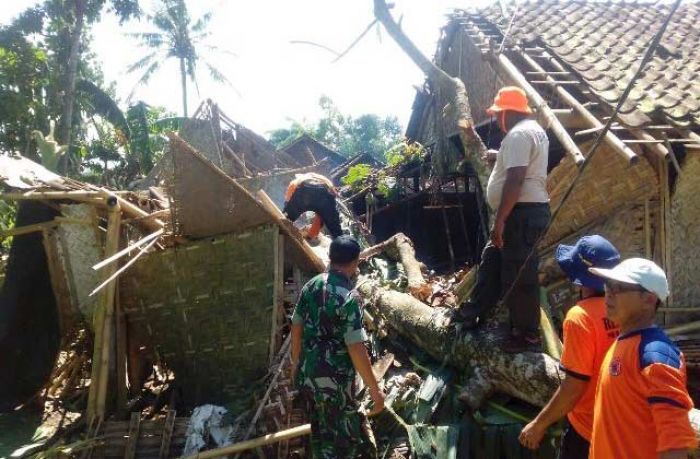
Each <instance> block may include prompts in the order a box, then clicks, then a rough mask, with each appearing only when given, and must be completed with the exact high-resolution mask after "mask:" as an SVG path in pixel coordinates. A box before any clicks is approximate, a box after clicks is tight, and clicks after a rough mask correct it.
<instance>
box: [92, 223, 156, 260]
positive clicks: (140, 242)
mask: <svg viewBox="0 0 700 459" xmlns="http://www.w3.org/2000/svg"><path fill="white" fill-rule="evenodd" d="M163 231H164V230H163V228H161V229H159V230H157V231H155V232H154V233H151V234H149V235H148V236H146V237H144V238H141V239H139V240H138V241H136V242H134V243H133V244H131V245H130V246H128V247H126V248H124V249H122V250H120V251H119V252H117V253H115V254H114V255H112V256H111V257H109V258H106V259H104V260H102V261H101V262H99V263H97V264H96V265H94V266H93V267H92V269H94V270H95V271H97V270H98V269H102V268H103V267H105V266H107V265H109V264H110V263H112V262H113V261H116V260H118V259H120V258H121V257H123V256H124V255H126V254H128V253H130V252H131V251H133V250H135V249H137V248H139V247H140V246H142V245H144V244H145V243H146V242H148V241H150V240H151V239H154V238H157V237H158V236H160V235H161V234H163Z"/></svg>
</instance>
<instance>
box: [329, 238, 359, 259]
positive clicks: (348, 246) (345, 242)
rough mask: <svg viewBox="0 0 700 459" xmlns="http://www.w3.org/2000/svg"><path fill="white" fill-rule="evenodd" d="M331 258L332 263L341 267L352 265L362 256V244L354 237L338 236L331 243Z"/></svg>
mask: <svg viewBox="0 0 700 459" xmlns="http://www.w3.org/2000/svg"><path fill="white" fill-rule="evenodd" d="M329 256H330V259H331V263H336V264H339V265H344V264H347V263H350V262H351V261H355V260H356V259H357V258H358V257H359V256H360V244H358V243H357V241H356V240H355V238H354V237H352V236H348V235H346V234H344V235H342V236H338V237H337V238H335V239H333V242H331V249H330V254H329Z"/></svg>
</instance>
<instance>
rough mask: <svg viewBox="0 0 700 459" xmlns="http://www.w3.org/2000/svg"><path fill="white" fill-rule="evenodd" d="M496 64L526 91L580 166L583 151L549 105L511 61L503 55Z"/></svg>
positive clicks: (547, 123) (545, 120)
mask: <svg viewBox="0 0 700 459" xmlns="http://www.w3.org/2000/svg"><path fill="white" fill-rule="evenodd" d="M495 62H496V63H497V64H498V67H499V68H500V69H501V70H502V71H504V72H505V73H506V74H507V75H508V76H509V77H510V78H511V79H512V80H513V81H514V82H515V83H516V84H517V85H518V86H520V87H521V88H522V89H523V91H525V93H526V94H527V97H528V98H529V99H530V101H531V102H532V105H534V106H535V108H536V109H537V111H538V113H539V114H540V116H541V117H542V118H543V119H544V122H545V125H546V126H547V127H549V128H550V129H551V130H552V132H554V135H555V136H557V139H559V142H560V143H561V144H562V146H563V147H564V150H565V151H566V152H567V153H568V154H569V155H570V156H571V157H572V158H573V160H574V162H575V163H576V164H578V165H580V164H582V163H583V161H584V160H585V159H584V157H583V153H581V150H580V149H579V148H578V146H577V145H576V142H574V140H573V139H572V138H571V136H569V133H568V132H566V129H565V128H564V126H562V124H561V122H559V119H558V118H557V116H556V115H555V114H554V112H552V109H551V108H550V107H549V105H547V102H546V101H545V100H544V99H543V98H542V96H540V94H539V93H538V92H537V91H536V90H535V88H533V87H532V85H530V83H529V82H528V81H527V79H526V78H525V76H524V75H523V74H522V73H520V70H518V68H517V67H516V66H515V65H514V64H513V63H512V62H511V60H510V59H508V57H506V55H505V54H503V53H501V54H499V55H498V56H497V57H496V59H495Z"/></svg>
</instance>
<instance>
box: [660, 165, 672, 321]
mask: <svg viewBox="0 0 700 459" xmlns="http://www.w3.org/2000/svg"><path fill="white" fill-rule="evenodd" d="M661 172H662V174H663V179H662V182H661V183H662V185H663V188H662V193H663V194H664V229H665V231H664V233H665V240H666V244H665V246H666V250H665V251H664V265H665V266H664V269H665V271H666V278H667V279H668V287H669V292H670V293H669V295H668V299H667V300H666V305H667V306H671V307H672V306H673V263H672V259H673V237H672V234H671V233H672V226H671V184H670V183H669V182H668V162H667V161H666V159H665V158H664V159H663V160H662V161H661ZM664 319H665V318H664Z"/></svg>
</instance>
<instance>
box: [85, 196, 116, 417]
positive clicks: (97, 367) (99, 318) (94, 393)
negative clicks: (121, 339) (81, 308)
mask: <svg viewBox="0 0 700 459" xmlns="http://www.w3.org/2000/svg"><path fill="white" fill-rule="evenodd" d="M106 202H107V210H108V216H107V237H106V240H105V255H108V256H109V255H112V254H114V253H116V251H117V249H118V248H119V234H120V224H121V209H120V205H119V200H118V199H117V198H116V196H110V197H109V198H107V200H106ZM115 268H116V267H115V266H114V265H111V266H110V267H109V268H108V269H107V270H105V271H104V276H105V277H107V278H108V279H109V277H110V275H111V274H112V273H113V272H114V269H115ZM115 287H116V285H115V284H114V283H111V284H109V285H108V288H107V289H105V291H104V292H103V294H102V296H101V301H100V302H99V304H98V310H97V313H96V324H95V344H94V350H93V357H92V371H91V378H90V393H89V395H88V413H87V414H88V422H92V421H93V420H95V419H102V418H103V417H104V414H105V405H106V400H107V382H108V381H109V357H110V351H111V350H112V329H113V323H112V320H113V319H114V295H115Z"/></svg>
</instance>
